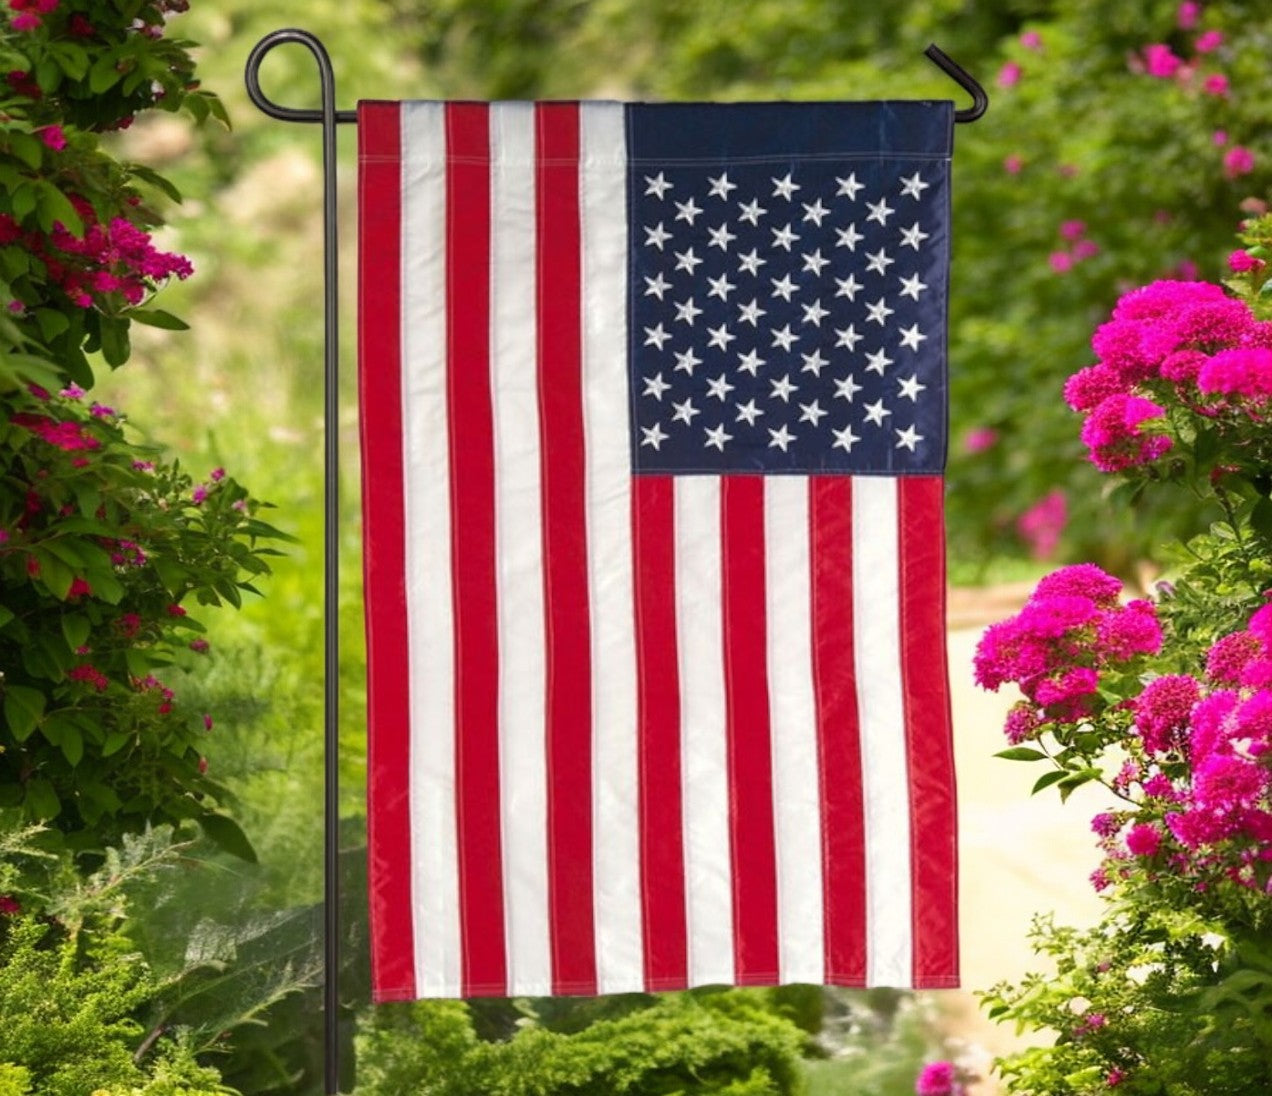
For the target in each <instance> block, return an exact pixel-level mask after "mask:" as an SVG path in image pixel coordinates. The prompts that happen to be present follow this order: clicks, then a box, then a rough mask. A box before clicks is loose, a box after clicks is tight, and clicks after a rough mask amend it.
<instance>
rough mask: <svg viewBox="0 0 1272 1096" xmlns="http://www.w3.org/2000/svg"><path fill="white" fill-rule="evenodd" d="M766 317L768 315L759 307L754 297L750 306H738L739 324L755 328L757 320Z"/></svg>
mask: <svg viewBox="0 0 1272 1096" xmlns="http://www.w3.org/2000/svg"><path fill="white" fill-rule="evenodd" d="M766 315H768V313H767V312H765V311H764V309H762V308H761V307H760V302H759V301H757V300H756V299H755V298H754V297H752V298H751V303H750V304H740V305H738V321H739V322H740V323H749V324H750V325H751V326H752V327H755V326H756V321H757V320H759V318H760V317H761V316H766Z"/></svg>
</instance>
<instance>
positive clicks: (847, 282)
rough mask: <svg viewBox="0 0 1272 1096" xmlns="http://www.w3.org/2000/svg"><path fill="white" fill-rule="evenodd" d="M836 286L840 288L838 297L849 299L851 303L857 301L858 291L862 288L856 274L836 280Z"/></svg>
mask: <svg viewBox="0 0 1272 1096" xmlns="http://www.w3.org/2000/svg"><path fill="white" fill-rule="evenodd" d="M835 284H836V285H837V286H839V289H838V290H837V291H836V293H835V296H836V297H847V298H848V299H849V300H850V301H855V300H856V299H857V290H858V289H860V288H861V283H860V282H859V281H857V276H856V275H855V274H849V275H848V277H846V278H836V279H835Z"/></svg>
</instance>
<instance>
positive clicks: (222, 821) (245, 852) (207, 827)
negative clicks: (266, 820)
mask: <svg viewBox="0 0 1272 1096" xmlns="http://www.w3.org/2000/svg"><path fill="white" fill-rule="evenodd" d="M199 825H200V826H202V827H203V832H204V833H205V834H207V836H208V837H209V839H211V840H212V841H213V842H214V843H215V844H216V845H218V846H219V847H220V848H222V849H224V850H225V851H226V852H228V853H229V854H230V855H231V856H237V857H238V858H239V859H240V860H246V861H247V862H248V863H249V864H255V863H257V858H256V850H255V849H254V848H252V843H251V842H250V841H249V840H248V839H247V834H245V833H244V832H243V830H242V828H241V827H240V826H239V824H238V823H237V822H235V821H234V819H232V818H230V817H229V816H228V815H224V814H217V813H216V812H215V811H208V812H207V813H206V814H201V815H199Z"/></svg>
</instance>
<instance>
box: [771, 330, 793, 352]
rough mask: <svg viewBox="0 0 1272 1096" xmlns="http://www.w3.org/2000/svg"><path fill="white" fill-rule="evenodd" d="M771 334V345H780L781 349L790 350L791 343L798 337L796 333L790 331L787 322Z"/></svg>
mask: <svg viewBox="0 0 1272 1096" xmlns="http://www.w3.org/2000/svg"><path fill="white" fill-rule="evenodd" d="M772 334H773V345H774V346H780V347H781V348H782V349H783V350H790V348H791V344H792V343H794V342H797V341H798V339H799V336H798V335H796V334H794V333H792V331H791V325H790V324H787V325H786V326H785V327H783V328H781V329H780V330H778V331H774V332H773V333H772Z"/></svg>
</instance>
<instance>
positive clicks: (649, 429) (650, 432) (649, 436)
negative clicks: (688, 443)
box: [640, 422, 669, 451]
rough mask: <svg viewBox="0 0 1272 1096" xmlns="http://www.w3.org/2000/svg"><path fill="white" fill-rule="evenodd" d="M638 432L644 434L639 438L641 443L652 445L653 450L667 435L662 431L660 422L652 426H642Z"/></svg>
mask: <svg viewBox="0 0 1272 1096" xmlns="http://www.w3.org/2000/svg"><path fill="white" fill-rule="evenodd" d="M640 432H641V433H642V434H644V435H645V436H644V437H643V438H641V439H640V443H641V445H652V446H653V447H654V449H655V451H656V450H657V449H658V448H659V447H660V446H661V445H662V443H663V442H665V441H666V440H667V438H668V437H669V435H667V434H664V433H663V428H662V424H661V423H657V422H656V423H654V425H653V426H642V427H641V428H640Z"/></svg>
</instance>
